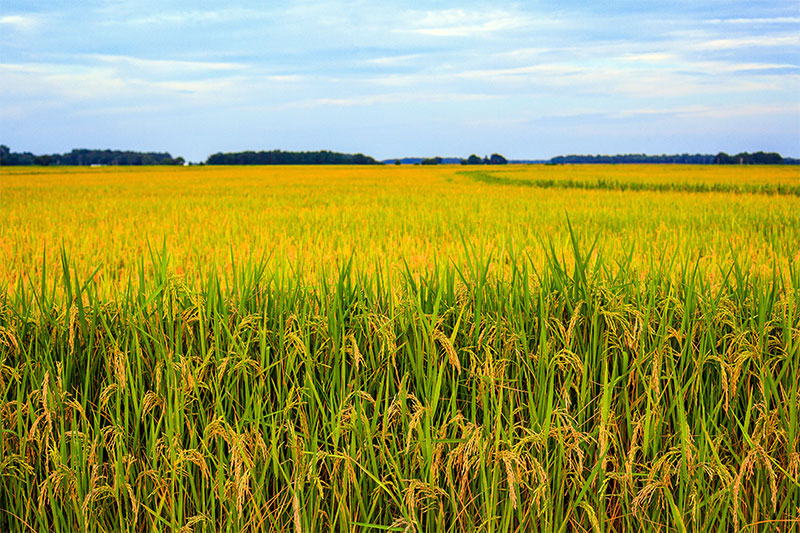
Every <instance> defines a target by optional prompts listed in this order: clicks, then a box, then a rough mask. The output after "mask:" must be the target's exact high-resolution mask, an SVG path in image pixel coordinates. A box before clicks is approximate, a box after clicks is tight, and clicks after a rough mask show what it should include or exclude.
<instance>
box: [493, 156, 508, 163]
mask: <svg viewBox="0 0 800 533" xmlns="http://www.w3.org/2000/svg"><path fill="white" fill-rule="evenodd" d="M507 163H508V160H507V159H506V158H505V157H503V156H502V155H500V154H492V157H490V158H489V164H490V165H505V164H507Z"/></svg>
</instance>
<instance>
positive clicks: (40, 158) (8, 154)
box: [0, 145, 184, 166]
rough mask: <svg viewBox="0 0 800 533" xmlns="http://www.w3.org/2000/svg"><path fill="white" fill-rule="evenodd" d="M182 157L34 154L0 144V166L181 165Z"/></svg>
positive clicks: (118, 153)
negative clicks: (13, 150)
mask: <svg viewBox="0 0 800 533" xmlns="http://www.w3.org/2000/svg"><path fill="white" fill-rule="evenodd" d="M183 164H184V159H183V158H182V157H175V158H173V157H172V156H171V155H170V154H169V153H168V152H163V153H159V152H130V151H120V150H86V149H75V150H72V151H71V152H69V153H66V154H52V155H34V154H32V153H30V152H12V151H11V149H10V148H9V147H8V146H6V145H0V166H28V165H41V166H50V165H53V166H56V165H60V166H65V165H66V166H88V165H183Z"/></svg>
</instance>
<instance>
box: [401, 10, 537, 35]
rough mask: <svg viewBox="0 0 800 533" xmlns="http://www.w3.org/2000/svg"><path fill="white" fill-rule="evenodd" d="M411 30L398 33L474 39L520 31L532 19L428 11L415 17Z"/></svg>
mask: <svg viewBox="0 0 800 533" xmlns="http://www.w3.org/2000/svg"><path fill="white" fill-rule="evenodd" d="M415 18H416V19H417V20H415V21H414V22H413V23H412V24H411V25H410V26H408V27H405V28H400V29H398V30H396V31H401V32H408V33H416V34H420V35H429V36H434V37H471V36H475V35H480V34H489V33H495V32H500V31H508V30H512V29H517V28H521V27H524V26H526V25H528V24H530V22H531V19H530V18H529V17H528V16H527V15H524V14H521V13H512V12H509V11H503V10H498V11H489V12H486V11H465V10H463V9H445V10H440V11H425V12H423V13H421V14H419V15H417V16H416V17H415Z"/></svg>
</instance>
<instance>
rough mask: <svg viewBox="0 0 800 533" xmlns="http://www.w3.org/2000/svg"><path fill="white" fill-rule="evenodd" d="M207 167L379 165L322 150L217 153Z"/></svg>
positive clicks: (358, 156) (362, 157)
mask: <svg viewBox="0 0 800 533" xmlns="http://www.w3.org/2000/svg"><path fill="white" fill-rule="evenodd" d="M206 164H207V165H377V164H379V163H378V162H377V161H376V160H375V159H373V158H372V157H370V156H368V155H364V154H342V153H339V152H330V151H328V150H320V151H317V152H284V151H282V150H271V151H269V152H264V151H262V152H252V151H249V152H232V153H225V154H223V153H221V152H220V153H216V154H213V155H210V156H209V157H208V159H207V160H206Z"/></svg>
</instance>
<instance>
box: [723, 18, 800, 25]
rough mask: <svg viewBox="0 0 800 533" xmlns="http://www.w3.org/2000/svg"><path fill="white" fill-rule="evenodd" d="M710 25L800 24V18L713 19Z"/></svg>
mask: <svg viewBox="0 0 800 533" xmlns="http://www.w3.org/2000/svg"><path fill="white" fill-rule="evenodd" d="M707 22H708V23H710V24H748V25H753V24H800V17H771V18H769V17H768V18H730V19H711V20H708V21H707Z"/></svg>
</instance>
